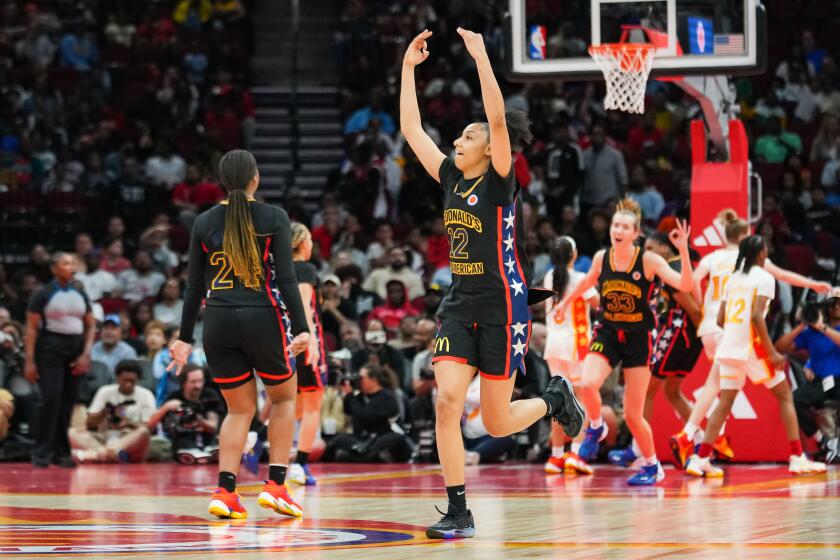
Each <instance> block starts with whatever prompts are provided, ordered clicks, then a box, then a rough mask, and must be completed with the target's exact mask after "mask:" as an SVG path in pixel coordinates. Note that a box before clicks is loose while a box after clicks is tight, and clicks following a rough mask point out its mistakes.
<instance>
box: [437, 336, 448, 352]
mask: <svg viewBox="0 0 840 560" xmlns="http://www.w3.org/2000/svg"><path fill="white" fill-rule="evenodd" d="M435 352H449V337H448V336H444V337H440V338H436V339H435Z"/></svg>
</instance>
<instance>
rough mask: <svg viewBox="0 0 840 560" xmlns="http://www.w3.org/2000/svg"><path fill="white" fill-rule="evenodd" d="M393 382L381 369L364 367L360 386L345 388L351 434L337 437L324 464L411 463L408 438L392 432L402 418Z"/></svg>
mask: <svg viewBox="0 0 840 560" xmlns="http://www.w3.org/2000/svg"><path fill="white" fill-rule="evenodd" d="M394 388H395V384H394V380H393V379H392V377H391V376H390V374H389V373H388V372H387V371H386V370H385V369H383V368H382V367H380V366H377V365H374V364H367V365H364V366H363V367H362V368H361V369H360V371H359V386H358V388H357V389H354V388H353V387H351V386H350V383H349V382H347V383H345V384H344V385H342V388H341V391H342V393H343V394H344V413H345V414H347V415H348V416H349V417H350V419H351V421H352V423H353V433H352V434H338V435H336V436H335V437H334V438H332V439H331V440H330V442H329V444H327V448H326V449H325V450H324V456H323V460H324V461H344V462H359V463H395V462H401V461H405V460H406V459H408V456H409V454H410V452H411V451H410V449H409V447H408V445H407V443H406V441H405V436H403V435H402V434H398V433H395V432H393V431H392V430H391V421H392V420H393V419H394V418H396V417H397V415H398V414H399V410H400V409H399V403H398V402H397V397H396V395H394Z"/></svg>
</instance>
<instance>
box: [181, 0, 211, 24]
mask: <svg viewBox="0 0 840 560" xmlns="http://www.w3.org/2000/svg"><path fill="white" fill-rule="evenodd" d="M212 15H213V4H212V3H211V2H210V0H178V3H177V4H176V5H175V11H173V12H172V21H174V22H175V23H177V24H178V25H180V26H181V27H183V28H184V29H188V30H190V31H200V30H201V27H202V26H203V25H204V24H205V23H207V22H208V21H210V16H212Z"/></svg>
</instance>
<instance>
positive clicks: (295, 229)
mask: <svg viewBox="0 0 840 560" xmlns="http://www.w3.org/2000/svg"><path fill="white" fill-rule="evenodd" d="M307 235H309V228H308V227H306V226H305V225H303V224H301V223H300V222H292V252H294V251H297V250H298V247H300V244H301V243H303V241H304V239H306V236H307Z"/></svg>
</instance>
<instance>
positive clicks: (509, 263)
mask: <svg viewBox="0 0 840 560" xmlns="http://www.w3.org/2000/svg"><path fill="white" fill-rule="evenodd" d="M505 266H506V267H507V268H508V271H507V273H508V274H513V267H514V266H516V261H514V260H513V258H511V257H508V260H506V261H505Z"/></svg>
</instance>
